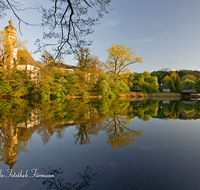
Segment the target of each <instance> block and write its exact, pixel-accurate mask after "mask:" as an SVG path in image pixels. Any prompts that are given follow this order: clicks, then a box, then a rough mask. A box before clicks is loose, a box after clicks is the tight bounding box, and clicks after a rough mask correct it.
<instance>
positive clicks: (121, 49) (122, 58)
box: [105, 44, 143, 75]
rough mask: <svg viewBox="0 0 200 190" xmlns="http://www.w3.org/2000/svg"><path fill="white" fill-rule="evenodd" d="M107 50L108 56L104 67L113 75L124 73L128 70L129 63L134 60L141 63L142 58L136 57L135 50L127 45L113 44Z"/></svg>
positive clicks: (132, 62)
mask: <svg viewBox="0 0 200 190" xmlns="http://www.w3.org/2000/svg"><path fill="white" fill-rule="evenodd" d="M107 51H108V55H109V56H108V59H107V61H106V64H105V68H106V69H107V70H108V71H109V72H110V73H113V74H114V75H119V74H121V73H126V72H127V71H128V66H129V65H131V64H134V63H136V62H138V63H143V62H142V58H141V57H136V56H135V52H134V51H132V48H131V47H128V46H127V45H122V44H120V45H118V44H113V46H112V47H111V48H110V49H108V50H107Z"/></svg>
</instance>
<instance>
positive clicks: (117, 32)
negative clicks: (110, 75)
mask: <svg viewBox="0 0 200 190" xmlns="http://www.w3.org/2000/svg"><path fill="white" fill-rule="evenodd" d="M45 2H50V1H47V0H45V1H42V3H45ZM21 3H24V4H27V5H33V3H34V4H40V1H34V2H33V1H25V0H23V1H21ZM111 8H113V10H111V11H110V13H109V14H107V15H105V16H104V17H103V19H102V20H101V21H100V25H98V26H95V27H94V30H95V31H94V33H93V34H92V35H89V36H88V37H87V38H88V39H89V40H93V45H92V46H91V47H90V49H91V53H92V54H94V55H98V56H99V58H100V60H101V61H106V59H107V57H108V53H107V51H106V50H107V49H108V48H110V47H111V46H112V44H114V43H115V44H123V45H128V46H129V47H132V49H133V51H135V52H136V56H139V57H142V58H143V64H140V63H135V64H134V65H132V66H130V67H129V68H130V70H131V71H133V72H143V71H150V72H152V71H155V70H159V69H161V68H174V69H189V70H200V56H199V55H200V11H199V10H200V1H199V0H190V1H189V0H168V1H164V0H151V1H150V0H123V1H122V0H112V3H111ZM21 16H23V17H24V18H25V20H27V21H31V22H34V23H39V21H40V17H39V14H37V15H35V13H34V11H27V12H25V13H21ZM9 18H10V12H8V13H7V16H6V17H5V18H3V19H1V28H0V29H3V28H4V27H5V26H6V25H8V20H9ZM13 22H14V26H15V27H16V28H17V29H18V26H17V20H16V19H15V18H14V16H13ZM22 32H23V36H21V35H20V34H19V32H18V34H17V36H18V37H19V38H20V39H21V40H23V39H28V40H29V43H28V44H27V46H28V49H29V51H30V52H33V50H34V41H35V39H36V38H40V37H41V36H42V32H43V31H42V29H41V28H39V27H30V26H29V27H26V26H24V25H23V26H22ZM33 57H34V58H35V60H38V59H39V57H40V54H36V55H33ZM65 63H66V64H72V65H75V64H76V60H74V59H73V56H66V57H65Z"/></svg>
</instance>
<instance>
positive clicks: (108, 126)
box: [0, 99, 200, 169]
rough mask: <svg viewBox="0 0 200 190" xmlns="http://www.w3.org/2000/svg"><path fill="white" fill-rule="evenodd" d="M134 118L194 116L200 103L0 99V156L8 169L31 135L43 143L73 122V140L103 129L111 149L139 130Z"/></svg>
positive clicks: (133, 138)
mask: <svg viewBox="0 0 200 190" xmlns="http://www.w3.org/2000/svg"><path fill="white" fill-rule="evenodd" d="M135 117H137V118H139V119H141V120H143V121H148V120H150V118H151V117H153V118H159V119H198V118H200V104H197V103H193V102H184V101H183V102H181V101H170V102H169V101H160V102H159V101H155V100H145V101H142V102H129V101H124V100H119V99H101V100H97V99H96V100H94V99H84V100H83V99H73V100H71V99H70V100H65V101H63V100H62V101H59V100H54V101H42V102H30V101H28V100H22V99H13V100H0V155H1V159H0V161H2V162H4V164H7V165H9V167H10V169H13V168H14V164H15V163H16V162H17V155H18V154H19V153H21V152H28V150H27V145H28V142H29V141H30V140H31V138H32V135H33V134H34V133H37V134H39V135H40V137H41V140H42V142H43V144H44V145H46V144H47V143H48V142H49V141H50V139H51V136H52V135H53V134H55V135H56V137H57V138H62V137H63V135H64V130H65V129H66V128H67V127H70V126H75V127H76V132H75V133H74V136H73V138H74V144H76V145H86V144H90V143H91V138H92V136H97V135H98V134H99V132H100V131H102V130H104V131H105V132H106V134H107V143H108V144H109V145H110V146H111V147H112V148H113V149H117V148H124V147H127V146H130V145H132V143H133V142H135V141H136V137H140V136H142V133H143V131H142V130H138V131H136V130H134V128H132V127H131V125H129V124H130V121H131V120H132V119H134V118H135Z"/></svg>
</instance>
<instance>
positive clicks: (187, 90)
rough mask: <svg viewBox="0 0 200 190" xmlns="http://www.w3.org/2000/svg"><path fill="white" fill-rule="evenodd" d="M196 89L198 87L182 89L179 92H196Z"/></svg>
mask: <svg viewBox="0 0 200 190" xmlns="http://www.w3.org/2000/svg"><path fill="white" fill-rule="evenodd" d="M196 91H198V92H199V90H198V89H184V90H183V91H181V93H192V92H196Z"/></svg>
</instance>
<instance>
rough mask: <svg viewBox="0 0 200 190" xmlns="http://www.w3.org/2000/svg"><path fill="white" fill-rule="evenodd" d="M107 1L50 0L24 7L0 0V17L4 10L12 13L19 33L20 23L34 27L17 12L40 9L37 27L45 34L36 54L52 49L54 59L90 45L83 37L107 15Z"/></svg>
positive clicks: (8, 0)
mask: <svg viewBox="0 0 200 190" xmlns="http://www.w3.org/2000/svg"><path fill="white" fill-rule="evenodd" d="M110 2H111V0H73V1H72V0H52V1H49V3H46V5H47V6H46V7H43V6H42V7H36V6H35V7H24V6H23V5H22V4H20V3H18V2H15V1H12V0H0V18H2V17H3V16H5V11H6V10H11V11H12V13H13V14H14V16H15V17H16V18H17V19H18V23H19V30H20V33H21V27H20V25H21V23H23V24H25V25H34V24H31V23H29V22H28V21H25V20H24V19H22V18H21V17H20V16H19V11H26V10H27V9H34V8H35V9H36V10H39V12H40V13H41V14H42V21H41V24H40V25H41V26H42V27H45V28H46V31H47V32H44V33H43V39H42V40H41V39H37V40H36V45H37V47H38V49H37V50H36V52H37V51H41V50H43V49H44V48H45V47H47V46H51V47H53V48H52V49H53V50H54V51H56V53H55V59H57V58H58V56H59V55H60V54H65V55H66V54H69V53H72V52H74V50H75V48H77V47H78V48H79V47H83V46H88V45H90V44H91V43H92V42H91V41H87V40H85V36H87V35H88V34H91V33H93V29H92V27H93V26H94V25H96V24H98V23H99V20H100V19H101V18H102V17H103V15H104V14H106V13H108V9H109V4H110ZM49 7H50V8H49ZM94 10H95V12H96V16H95V14H94ZM88 15H89V16H88ZM90 15H92V16H90Z"/></svg>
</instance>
